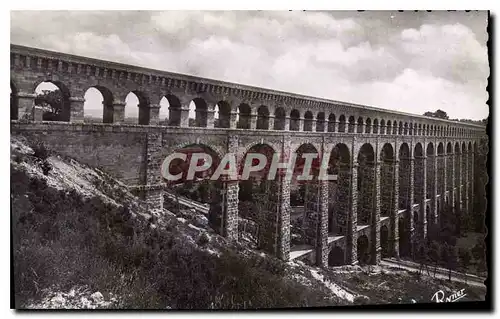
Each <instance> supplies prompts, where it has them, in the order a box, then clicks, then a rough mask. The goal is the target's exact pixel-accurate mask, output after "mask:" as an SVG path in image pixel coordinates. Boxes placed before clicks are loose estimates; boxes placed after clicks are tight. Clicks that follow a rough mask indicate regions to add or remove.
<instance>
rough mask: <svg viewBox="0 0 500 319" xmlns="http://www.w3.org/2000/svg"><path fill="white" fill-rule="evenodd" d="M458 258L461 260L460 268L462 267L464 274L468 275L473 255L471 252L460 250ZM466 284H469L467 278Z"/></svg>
mask: <svg viewBox="0 0 500 319" xmlns="http://www.w3.org/2000/svg"><path fill="white" fill-rule="evenodd" d="M458 258H459V259H460V266H462V269H463V270H464V273H465V274H467V270H468V268H469V265H470V261H471V254H470V252H469V250H467V249H465V248H460V249H459V251H458ZM465 283H467V276H465Z"/></svg>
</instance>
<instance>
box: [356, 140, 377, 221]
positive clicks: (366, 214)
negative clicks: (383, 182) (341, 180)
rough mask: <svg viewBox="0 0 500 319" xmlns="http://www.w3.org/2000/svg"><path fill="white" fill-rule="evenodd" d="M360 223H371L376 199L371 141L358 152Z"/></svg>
mask: <svg viewBox="0 0 500 319" xmlns="http://www.w3.org/2000/svg"><path fill="white" fill-rule="evenodd" d="M357 161H358V187H357V188H358V209H357V217H358V225H370V221H371V215H372V213H373V209H374V207H373V199H374V194H375V192H374V183H373V182H374V177H375V176H374V175H375V174H374V173H375V169H374V164H375V152H374V149H373V146H372V145H371V144H369V143H365V144H363V146H361V148H360V150H359V152H358V159H357Z"/></svg>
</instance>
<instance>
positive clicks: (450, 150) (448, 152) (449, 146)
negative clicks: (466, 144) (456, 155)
mask: <svg viewBox="0 0 500 319" xmlns="http://www.w3.org/2000/svg"><path fill="white" fill-rule="evenodd" d="M446 154H448V155H451V154H453V147H452V146H451V142H448V144H446Z"/></svg>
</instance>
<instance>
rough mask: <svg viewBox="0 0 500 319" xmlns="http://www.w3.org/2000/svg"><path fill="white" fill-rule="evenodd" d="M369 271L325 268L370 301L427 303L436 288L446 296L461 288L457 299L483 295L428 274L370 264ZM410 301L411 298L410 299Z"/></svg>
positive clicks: (476, 288)
mask: <svg viewBox="0 0 500 319" xmlns="http://www.w3.org/2000/svg"><path fill="white" fill-rule="evenodd" d="M374 268H375V269H374V270H373V272H369V271H364V272H363V271H361V272H352V273H338V272H334V271H328V275H327V277H328V278H330V279H331V280H333V281H335V282H339V283H342V285H343V286H344V287H346V288H348V289H350V290H352V291H354V292H356V293H358V294H360V295H365V296H367V297H368V298H369V299H368V300H369V301H367V303H370V304H387V303H390V304H397V303H412V302H413V301H415V302H417V303H428V302H431V298H432V296H433V295H434V293H435V292H436V291H438V290H443V291H444V292H445V293H446V295H449V294H452V293H453V292H455V291H458V290H460V289H462V288H465V292H466V294H467V296H466V297H464V298H463V299H461V301H471V300H474V301H481V300H484V298H485V295H486V289H485V288H478V287H473V286H468V285H466V284H462V283H455V282H448V281H446V280H440V279H435V278H432V277H429V276H418V275H416V274H413V273H409V272H407V271H404V270H402V271H397V270H384V269H382V268H381V267H374ZM412 300H413V301H412Z"/></svg>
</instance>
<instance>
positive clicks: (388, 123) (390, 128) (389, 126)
mask: <svg viewBox="0 0 500 319" xmlns="http://www.w3.org/2000/svg"><path fill="white" fill-rule="evenodd" d="M386 134H392V123H391V121H390V120H389V121H387V129H386Z"/></svg>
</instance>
